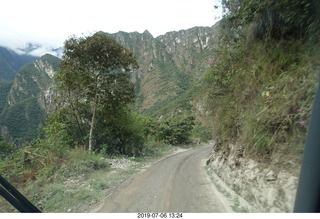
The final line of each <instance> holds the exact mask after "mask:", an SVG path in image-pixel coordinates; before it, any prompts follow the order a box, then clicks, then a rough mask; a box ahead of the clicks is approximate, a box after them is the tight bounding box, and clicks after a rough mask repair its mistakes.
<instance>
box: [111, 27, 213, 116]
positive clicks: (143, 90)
mask: <svg viewBox="0 0 320 219" xmlns="http://www.w3.org/2000/svg"><path fill="white" fill-rule="evenodd" d="M218 28H219V27H218V24H216V25H214V26H212V27H194V28H191V29H188V30H181V31H177V32H176V31H174V32H168V33H166V34H164V35H161V36H158V37H156V38H154V37H153V36H152V35H151V34H150V33H149V32H148V31H145V32H143V33H142V34H140V33H137V32H133V33H125V32H118V33H115V34H110V35H111V36H112V37H114V38H115V39H116V40H117V41H119V42H120V43H121V44H122V45H123V46H125V47H127V48H129V49H130V50H131V51H132V52H133V53H134V55H135V57H136V58H137V60H138V63H139V66H140V69H139V70H138V71H137V72H136V74H135V76H134V78H133V80H134V81H135V83H136V85H137V86H136V94H137V101H136V106H135V108H136V109H137V110H138V111H140V112H142V113H145V114H148V115H151V116H161V115H163V114H167V113H169V112H170V111H172V110H188V111H190V110H191V108H192V107H191V105H190V89H191V88H192V86H193V85H194V83H195V82H197V81H199V78H201V77H202V75H203V73H204V71H205V69H206V67H207V66H208V64H209V63H210V58H211V57H212V53H213V50H214V49H215V47H216V43H215V42H216V39H217V36H218Z"/></svg>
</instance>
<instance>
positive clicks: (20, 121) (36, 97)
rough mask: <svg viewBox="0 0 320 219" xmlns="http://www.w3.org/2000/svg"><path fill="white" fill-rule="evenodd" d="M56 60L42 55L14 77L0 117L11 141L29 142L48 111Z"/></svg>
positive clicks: (56, 65)
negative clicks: (20, 139) (25, 140)
mask: <svg viewBox="0 0 320 219" xmlns="http://www.w3.org/2000/svg"><path fill="white" fill-rule="evenodd" d="M59 64H60V59H59V58H57V57H54V56H52V55H44V56H42V57H40V58H38V59H37V60H35V61H34V62H32V63H29V64H26V65H24V66H23V67H22V68H21V69H20V70H19V71H18V73H17V76H16V77H15V79H14V81H13V82H12V86H11V88H10V90H9V92H8V94H7V101H6V103H5V106H3V107H2V108H3V111H2V113H1V115H0V125H2V126H3V127H6V128H7V130H8V133H9V134H10V135H11V136H12V137H13V138H24V139H32V138H33V137H36V136H37V134H38V128H39V124H40V123H41V122H43V121H44V119H45V115H46V113H47V112H48V110H49V105H50V96H51V95H50V93H51V88H52V86H53V78H52V77H53V74H54V72H56V71H57V70H58V68H59Z"/></svg>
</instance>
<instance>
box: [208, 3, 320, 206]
mask: <svg viewBox="0 0 320 219" xmlns="http://www.w3.org/2000/svg"><path fill="white" fill-rule="evenodd" d="M225 7H227V8H228V9H229V13H228V14H227V15H226V18H225V19H224V21H223V26H224V28H223V33H224V36H223V38H221V41H220V42H219V52H218V53H215V54H214V58H215V62H213V63H212V64H211V66H210V68H208V69H207V71H206V73H205V77H204V78H205V81H204V82H205V83H204V84H205V89H204V90H205V93H204V94H207V104H208V109H209V110H210V111H211V115H210V121H212V123H213V124H214V126H213V133H214V137H215V138H216V142H215V143H216V144H215V146H214V148H213V151H212V156H211V158H210V160H209V161H208V164H210V165H209V166H210V169H211V170H212V171H213V172H215V173H216V174H217V175H218V176H219V177H221V178H222V179H223V180H224V182H225V183H226V184H227V185H229V186H230V187H231V188H233V190H234V191H235V192H237V193H238V194H240V195H241V196H242V197H244V198H245V199H246V200H247V201H249V202H250V203H251V204H253V205H254V206H255V207H256V208H257V209H258V211H260V212H290V211H292V210H293V204H294V198H295V194H296V189H297V182H298V179H299V169H300V165H301V160H302V154H303V151H304V144H305V140H306V135H307V131H308V125H309V123H310V114H311V109H312V103H313V99H314V95H315V91H316V88H317V87H318V78H319V66H320V62H319V60H320V59H319V48H320V44H319V41H318V39H319V36H320V32H319V27H320V17H319V11H320V4H319V2H317V1H300V0H291V1H290V2H289V1H268V0H265V1H264V0H263V1H262V0H250V1H232V2H231V1H228V3H226V2H225ZM253 11H254V12H255V13H252V12H253ZM211 167H212V168H211Z"/></svg>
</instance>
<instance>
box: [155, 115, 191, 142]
mask: <svg viewBox="0 0 320 219" xmlns="http://www.w3.org/2000/svg"><path fill="white" fill-rule="evenodd" d="M194 120H195V118H194V117H193V116H177V117H175V118H172V119H168V120H165V121H162V122H158V124H156V125H154V124H150V130H149V133H150V134H151V135H154V136H155V139H156V140H157V141H163V142H164V143H167V144H172V145H181V144H188V143H189V142H190V137H191V131H192V129H193V126H194V125H195V123H194Z"/></svg>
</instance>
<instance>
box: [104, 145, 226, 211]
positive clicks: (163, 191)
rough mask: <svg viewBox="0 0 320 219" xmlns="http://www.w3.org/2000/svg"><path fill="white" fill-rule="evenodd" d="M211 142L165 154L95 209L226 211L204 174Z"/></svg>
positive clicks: (224, 205)
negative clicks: (169, 154) (166, 155)
mask: <svg viewBox="0 0 320 219" xmlns="http://www.w3.org/2000/svg"><path fill="white" fill-rule="evenodd" d="M211 151H212V145H206V146H201V147H197V148H194V149H191V150H187V151H184V152H180V153H176V154H173V155H171V156H168V157H166V158H164V159H162V160H160V161H158V162H157V163H155V164H153V165H152V166H150V167H148V168H147V169H145V170H144V171H141V172H140V173H138V174H136V175H134V177H131V178H130V179H128V180H127V181H125V182H124V183H123V184H122V185H121V186H119V187H118V188H117V189H116V190H114V191H113V192H112V193H111V194H110V195H109V196H108V197H107V199H106V201H105V203H104V204H103V206H101V208H100V209H99V210H98V212H109V213H112V212H121V213H125V212H190V213H201V212H207V213H209V212H212V213H214V212H228V211H229V209H228V206H227V205H226V204H224V203H223V201H221V200H220V199H219V194H217V192H215V191H216V189H215V187H214V185H213V183H212V182H211V180H210V179H209V177H208V176H207V173H206V171H205V168H204V167H205V162H206V159H207V158H208V157H209V154H210V152H211Z"/></svg>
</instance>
